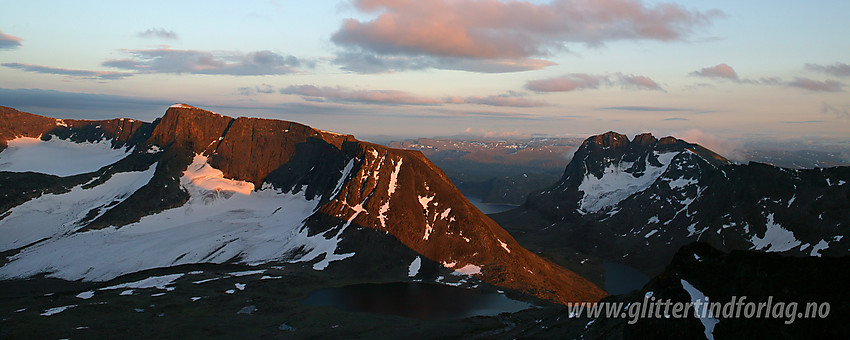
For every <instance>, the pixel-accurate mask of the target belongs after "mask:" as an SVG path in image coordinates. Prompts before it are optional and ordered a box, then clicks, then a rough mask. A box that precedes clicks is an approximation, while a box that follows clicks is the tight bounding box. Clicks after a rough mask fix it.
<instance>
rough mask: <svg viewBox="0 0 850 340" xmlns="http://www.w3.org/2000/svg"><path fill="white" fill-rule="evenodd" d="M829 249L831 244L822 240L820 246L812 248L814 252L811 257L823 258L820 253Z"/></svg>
mask: <svg viewBox="0 0 850 340" xmlns="http://www.w3.org/2000/svg"><path fill="white" fill-rule="evenodd" d="M827 248H829V242H826V241H825V240H820V242H818V244H816V245H815V246H814V247H812V252H811V253H809V256H817V257H821V254H820V251H821V250H824V249H827Z"/></svg>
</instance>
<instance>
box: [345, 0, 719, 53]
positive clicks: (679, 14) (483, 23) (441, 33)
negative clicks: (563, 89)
mask: <svg viewBox="0 0 850 340" xmlns="http://www.w3.org/2000/svg"><path fill="white" fill-rule="evenodd" d="M352 3H353V6H354V7H355V8H356V9H358V10H360V11H361V12H366V13H379V14H378V15H377V17H375V18H374V19H372V20H358V19H348V20H345V21H344V22H343V24H342V27H340V29H339V30H338V31H337V32H336V33H334V34H333V36H332V37H331V40H332V41H333V42H334V43H335V44H337V45H339V46H341V47H344V48H346V49H347V50H348V51H354V52H356V53H371V54H374V55H377V56H408V57H417V56H429V57H436V58H471V59H517V60H521V59H528V58H530V57H535V56H538V57H539V56H547V55H550V54H552V53H553V52H555V51H559V50H563V49H565V46H566V45H567V44H570V43H584V44H588V45H602V44H604V43H606V42H610V41H616V40H660V41H672V40H682V39H685V38H686V37H687V36H689V35H690V34H691V33H692V32H693V31H694V29H696V28H698V27H702V26H706V25H709V24H711V22H712V21H713V20H714V19H715V18H717V17H720V16H722V15H723V14H722V12H720V11H717V10H711V11H705V12H703V11H696V10H688V9H685V8H683V7H682V6H679V5H676V4H672V3H661V4H655V5H652V4H645V3H644V2H643V1H642V0H597V1H589V0H554V1H552V2H551V3H547V4H534V3H530V2H524V1H499V0H454V1H452V0H432V1H410V0H353V1H352Z"/></svg>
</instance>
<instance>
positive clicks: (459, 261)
mask: <svg viewBox="0 0 850 340" xmlns="http://www.w3.org/2000/svg"><path fill="white" fill-rule="evenodd" d="M149 143H150V144H152V145H157V146H160V147H168V146H169V145H173V144H181V143H183V144H188V145H191V146H190V147H189V148H190V149H191V150H192V152H196V153H204V154H208V155H209V156H210V158H209V159H210V160H209V163H210V165H212V166H213V167H214V168H216V169H219V170H221V171H222V172H223V173H224V176H225V177H226V178H231V179H235V180H241V181H247V182H251V183H253V184H254V185H255V187H256V188H260V187H262V185H263V184H264V183H268V184H270V185H273V186H275V187H278V188H281V189H283V190H284V191H291V192H300V191H302V190H303V191H305V192H306V194H307V197H308V198H312V197H321V200H322V202H323V203H324V204H323V205H322V206H321V207H320V208H319V210H318V211H319V212H320V213H322V214H325V215H327V216H331V217H335V218H338V219H339V220H340V221H341V224H342V225H339V226H336V227H335V228H344V227H345V225H349V224H354V225H358V226H363V227H368V228H373V229H377V230H380V231H383V232H385V233H388V234H390V235H392V236H394V237H395V238H397V239H398V240H399V241H400V242H401V243H402V244H404V245H405V246H407V247H409V248H411V249H413V250H414V251H416V252H417V253H420V254H422V255H424V256H426V257H427V258H428V259H430V260H432V261H434V262H437V263H441V264H443V265H444V266H445V267H447V268H450V269H455V270H458V271H460V272H467V273H475V274H476V275H477V273H480V275H481V276H482V277H483V278H484V279H485V280H486V281H488V282H491V283H493V284H496V285H499V286H504V287H508V288H512V289H518V290H528V291H530V292H532V293H533V294H535V295H537V296H539V297H542V298H545V299H549V300H553V301H557V302H567V301H586V300H593V301H595V300H598V299H600V298H601V297H603V296H604V295H605V293H604V292H603V291H602V290H600V289H599V288H598V287H596V286H594V285H593V284H592V283H590V282H588V281H586V280H585V279H583V278H581V277H579V276H578V275H576V274H574V273H572V272H570V271H567V270H565V269H563V268H560V267H558V266H556V265H554V264H551V263H549V262H548V261H546V260H544V259H542V258H540V257H538V256H536V255H534V254H532V253H530V252H528V251H527V250H526V249H524V248H522V247H521V246H520V245H519V244H518V243H517V242H516V241H515V240H514V239H513V238H512V237H511V236H510V235H509V234H508V233H507V232H506V231H504V230H503V229H502V228H500V227H499V225H498V224H496V223H495V222H494V221H493V220H491V219H490V218H488V217H487V216H486V215H484V214H483V213H481V212H480V211H478V209H477V208H475V207H474V206H473V205H472V204H471V203H469V202H468V201H467V200H466V198H464V197H463V196H462V195H461V194H460V192H459V191H458V190H457V189H456V188H455V187H454V185H453V184H452V183H451V182H450V181H449V179H448V177H447V176H446V175H445V174H444V173H443V172H442V171H441V170H440V169H439V168H437V167H436V166H434V165H433V164H432V163H431V162H430V161H429V160H428V159H427V158H425V157H424V156H423V155H422V153H421V152H418V151H405V150H397V149H390V148H387V147H383V146H380V145H376V144H371V143H366V142H360V141H357V140H356V139H355V138H354V137H353V136H350V135H341V134H336V133H331V132H326V131H321V130H316V129H312V128H310V127H308V126H305V125H301V124H298V123H292V122H286V121H279V120H270V119H257V118H235V119H234V118H230V117H225V116H221V115H218V114H215V113H212V112H208V111H204V110H201V109H197V108H192V107H188V106H178V107H171V108H169V109H168V111H167V112H166V114H165V116H164V117H163V118H162V120H161V121H160V123H159V124H158V125H157V126H156V128H155V129H154V132H153V135H152V137H151V139H150V140H149ZM316 228H318V229H320V230H324V229H327V230H331V229H333V228H334V227H330V228H329V227H327V226H316Z"/></svg>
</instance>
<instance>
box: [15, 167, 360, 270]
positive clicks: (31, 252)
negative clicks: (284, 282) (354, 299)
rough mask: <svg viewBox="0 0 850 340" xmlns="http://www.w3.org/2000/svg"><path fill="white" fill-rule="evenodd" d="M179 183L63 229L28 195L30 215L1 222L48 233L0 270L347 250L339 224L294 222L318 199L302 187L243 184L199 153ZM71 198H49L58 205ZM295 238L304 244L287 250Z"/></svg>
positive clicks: (328, 257) (329, 254)
mask: <svg viewBox="0 0 850 340" xmlns="http://www.w3.org/2000/svg"><path fill="white" fill-rule="evenodd" d="M152 168H154V167H152ZM146 176H150V175H146ZM116 177H118V176H117V175H116ZM148 178H149V177H148ZM119 179H120V177H119ZM113 180H116V179H115V178H113ZM113 180H110V181H109V182H107V183H105V184H102V185H101V186H104V185H108V184H109V183H111V182H112V181H113ZM180 183H181V185H182V186H183V187H184V189H186V190H187V191H188V192H189V194H190V196H191V198H190V199H189V201H188V202H187V203H186V204H185V205H184V206H182V207H179V208H174V209H170V210H166V211H163V212H161V213H158V214H155V215H149V216H145V217H143V218H142V219H141V221H139V222H136V223H133V224H130V225H127V226H124V227H121V228H115V227H110V228H105V229H101V230H93V231H87V232H81V233H67V232H66V231H68V228H60V227H59V226H60V225H62V221H64V220H59V221H43V222H40V221H37V218H48V217H50V216H53V214H45V213H43V212H44V211H45V210H47V209H55V208H53V207H52V206H51V205H50V204H47V203H44V202H41V201H39V200H33V201H31V202H28V203H31V204H30V207H29V208H28V209H29V210H30V211H33V214H32V216H30V217H28V218H19V219H17V220H16V222H15V226H9V225H4V226H3V228H13V227H17V228H21V229H26V228H25V227H27V226H29V227H33V226H39V227H38V228H37V229H39V230H44V231H43V232H42V233H41V234H39V235H34V236H30V237H29V238H28V239H27V240H32V239H38V238H39V237H49V239H47V240H45V241H43V242H40V243H38V244H36V245H33V246H31V247H28V248H25V249H24V250H22V251H21V252H20V253H19V254H17V255H15V256H13V257H11V258H10V262H9V263H8V264H6V265H5V266H3V267H0V278H23V277H29V276H32V275H36V274H39V273H49V275H48V276H51V277H57V278H62V279H67V280H78V279H83V280H86V281H106V280H110V279H113V278H115V277H118V276H120V275H123V274H127V273H132V272H137V271H141V270H146V269H151V268H157V267H168V266H174V265H180V264H187V263H223V262H225V261H229V260H232V259H237V260H238V261H239V262H241V263H246V264H249V265H256V264H261V263H265V262H269V261H275V260H286V261H291V262H299V261H310V260H313V259H316V258H318V257H319V256H324V259H323V260H322V261H320V262H319V263H317V264H316V265H314V269H319V270H321V269H323V268H324V267H325V266H327V264H328V263H329V262H331V261H335V260H341V259H344V258H347V257H349V256H353V255H354V254H353V253H348V254H335V253H334V252H335V250H336V249H337V244H338V242H339V237H340V234H341V232H340V234H337V235H336V236H334V237H332V238H330V239H326V238H324V237H323V236H322V235H323V234H316V235H313V236H308V230H307V229H306V228H302V226H303V225H304V220H305V219H306V218H307V217H309V216H310V215H312V214H313V213H314V212H315V211H316V209H317V208H318V204H319V200H318V198H317V199H315V200H307V199H306V198H305V197H304V191H302V192H300V193H298V194H286V193H282V192H279V191H277V190H275V189H273V188H270V187H269V188H263V189H262V190H258V191H250V190H247V189H248V188H249V186H250V187H251V188H253V185H251V184H250V183H246V182H240V181H234V180H228V179H225V178H224V177H223V174H222V173H221V171H219V170H217V169H214V168H212V167H211V166H209V165H208V164H207V163H206V157H203V156H196V157H195V158H194V161H193V163H192V164H191V165H190V166H189V168H188V169H187V171H186V172H185V173H184V174H183V176H182V177H181V179H180ZM101 186H98V187H95V188H92V189H90V190H83V191H82V193H81V194H90V196H92V197H100V196H101V195H100V194H95V193H93V192H92V193H89V191H92V190H98V189H99V188H100V187H101ZM73 202H74V201H72V200H68V201H67V202H66V201H63V202H62V203H59V204H57V205H58V206H60V207H66V205H73V204H74V203H73ZM85 206H87V207H88V204H86V205H85ZM16 209H17V208H16ZM36 212H39V213H36ZM8 220H9V218H6V219H4V220H3V222H4V224H9V221H8ZM2 234H3V235H4V237H3V243H4V244H15V245H18V244H22V243H25V242H26V241H21V240H18V239H12V237H7V235H10V234H9V233H8V231H6V230H2ZM17 237H19V236H16V238H17ZM302 246H303V247H304V250H305V251H304V252H299V255H297V256H295V255H292V254H293V253H295V252H296V250H298V249H299V248H301V247H302ZM7 248H8V246H7Z"/></svg>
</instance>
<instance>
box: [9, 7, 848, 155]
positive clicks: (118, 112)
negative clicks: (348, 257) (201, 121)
mask: <svg viewBox="0 0 850 340" xmlns="http://www.w3.org/2000/svg"><path fill="white" fill-rule="evenodd" d="M848 22H850V1H846V0H818V1H792V0H773V1H767V0H750V1H740V0H737V1H731V0H712V1H708V0H680V1H654V0H552V1H499V0H431V1H416V0H350V1H349V0H346V1H336V0H327V1H324V0H317V1H294V0H293V1H288V0H279V1H271V0H265V1H239V2H235V1H173V0H171V1H156V0H150V1H144V2H135V1H133V2H131V1H85V0H81V1H42V0H28V1H3V2H0V105H3V106H10V107H14V108H17V109H19V110H22V111H27V112H32V113H37V114H42V115H47V116H52V117H57V118H85V119H106V118H115V117H125V118H135V119H141V120H146V121H152V120H154V119H156V118H157V117H160V116H162V115H163V114H164V112H165V110H166V109H167V107H168V106H169V105H171V104H173V103H186V104H190V105H194V106H197V107H201V108H205V109H209V110H212V111H215V112H218V113H221V114H225V115H230V116H253V117H265V118H275V119H284V120H290V121H296V122H301V123H304V124H308V125H311V126H313V127H315V128H319V129H324V130H330V131H336V132H342V133H350V134H355V135H356V136H359V137H367V136H377V135H384V136H392V137H429V136H450V135H470V136H487V137H496V138H501V137H528V136H587V135H591V134H597V133H602V132H606V131H609V130H613V131H617V132H620V133H625V134H630V135H633V134H636V133H641V132H647V131H648V132H653V133H654V134H656V135H675V136H679V137H687V138H691V139H695V140H692V141H695V142H699V141H700V140H709V139H713V140H761V141H764V140H778V141H783V140H795V141H799V140H805V141H830V142H835V141H838V142H847V141H848V140H850V138H848V136H850V95H848V93H847V91H848V89H850V85H848V84H850V83H849V82H850V41H849V40H848V38H847V36H846V34H847V31H848V28H850V26H848ZM367 138H368V137H367Z"/></svg>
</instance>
